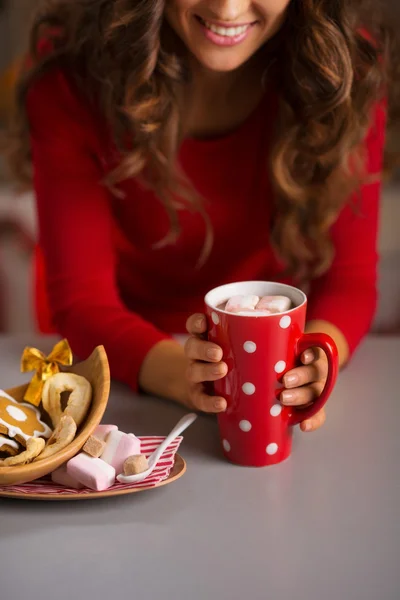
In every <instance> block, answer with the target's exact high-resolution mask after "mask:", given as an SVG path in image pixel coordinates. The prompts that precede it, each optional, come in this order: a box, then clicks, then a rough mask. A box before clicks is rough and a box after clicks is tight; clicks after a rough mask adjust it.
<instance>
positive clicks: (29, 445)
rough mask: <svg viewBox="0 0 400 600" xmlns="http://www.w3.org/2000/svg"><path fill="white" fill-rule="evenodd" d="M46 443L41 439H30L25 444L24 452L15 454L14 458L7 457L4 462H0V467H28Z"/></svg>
mask: <svg viewBox="0 0 400 600" xmlns="http://www.w3.org/2000/svg"><path fill="white" fill-rule="evenodd" d="M45 444H46V442H45V441H44V439H43V438H34V437H31V438H29V439H28V441H27V442H26V450H24V451H23V452H21V453H20V454H17V455H16V456H9V457H8V458H5V459H4V460H0V468H1V467H17V466H22V465H28V464H29V463H31V462H32V461H33V459H34V458H36V456H39V454H40V453H41V452H42V451H43V448H44V447H45Z"/></svg>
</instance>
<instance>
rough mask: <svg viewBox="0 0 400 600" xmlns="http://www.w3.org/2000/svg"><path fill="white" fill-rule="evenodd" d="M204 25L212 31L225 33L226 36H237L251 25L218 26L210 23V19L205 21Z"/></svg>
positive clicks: (219, 33) (220, 33)
mask: <svg viewBox="0 0 400 600" xmlns="http://www.w3.org/2000/svg"><path fill="white" fill-rule="evenodd" d="M203 23H204V25H205V26H206V27H207V29H209V30H210V31H212V32H213V33H217V34H218V35H223V36H225V37H235V36H237V35H242V33H244V32H245V31H247V29H248V28H249V27H250V25H241V26H240V27H218V26H217V25H214V24H213V23H209V22H208V21H203Z"/></svg>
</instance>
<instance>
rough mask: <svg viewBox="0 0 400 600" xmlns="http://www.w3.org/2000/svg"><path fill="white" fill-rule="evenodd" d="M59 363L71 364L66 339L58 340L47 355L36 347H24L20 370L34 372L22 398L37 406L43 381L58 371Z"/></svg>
mask: <svg viewBox="0 0 400 600" xmlns="http://www.w3.org/2000/svg"><path fill="white" fill-rule="evenodd" d="M59 365H64V366H70V365H72V351H71V348H70V345H69V343H68V341H67V340H61V342H58V344H56V345H55V346H54V348H53V350H52V351H51V352H50V354H49V355H48V356H45V355H44V354H43V352H41V351H40V350H37V349H36V348H29V347H27V348H25V350H24V352H23V354H22V359H21V371H22V373H27V372H28V371H36V374H35V375H34V376H33V378H32V380H31V382H30V384H29V386H28V389H27V390H26V393H25V396H24V400H26V401H27V402H29V403H30V404H33V405H34V406H39V404H40V401H41V399H42V391H43V386H44V382H45V381H46V379H49V377H51V376H52V375H55V374H56V373H59V372H60V367H59Z"/></svg>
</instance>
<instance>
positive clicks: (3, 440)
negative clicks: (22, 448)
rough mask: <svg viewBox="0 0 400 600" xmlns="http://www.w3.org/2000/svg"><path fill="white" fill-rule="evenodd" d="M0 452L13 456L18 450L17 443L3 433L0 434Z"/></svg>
mask: <svg viewBox="0 0 400 600" xmlns="http://www.w3.org/2000/svg"><path fill="white" fill-rule="evenodd" d="M0 452H5V453H6V454H9V455H10V456H15V455H16V454H18V452H19V444H17V442H16V441H15V440H11V439H10V438H8V437H5V436H4V435H0Z"/></svg>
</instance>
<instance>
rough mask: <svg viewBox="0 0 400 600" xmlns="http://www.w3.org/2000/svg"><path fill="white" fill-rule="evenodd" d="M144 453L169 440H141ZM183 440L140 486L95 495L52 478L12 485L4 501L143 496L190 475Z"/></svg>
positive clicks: (0, 490)
mask: <svg viewBox="0 0 400 600" xmlns="http://www.w3.org/2000/svg"><path fill="white" fill-rule="evenodd" d="M139 439H140V441H141V449H142V453H143V454H145V455H146V456H147V457H149V456H150V454H151V453H152V452H154V450H155V449H156V448H157V447H158V446H159V445H160V444H161V442H163V441H164V440H165V437H162V436H153V437H149V436H142V437H140V436H139ZM182 440H183V437H178V438H176V440H175V441H174V442H172V444H170V445H169V446H168V448H167V449H166V450H165V452H164V453H163V455H162V456H161V458H160V460H159V461H158V463H157V466H156V468H155V469H154V471H153V472H152V474H151V475H149V477H147V478H146V479H144V480H143V481H141V482H140V483H131V484H129V483H119V482H116V483H115V484H114V485H113V486H112V487H111V488H109V489H108V490H104V491H103V492H95V491H93V490H90V489H88V488H83V489H81V490H74V489H71V488H66V487H64V486H61V485H56V484H54V483H53V482H52V481H51V479H50V476H48V477H46V478H43V479H37V480H36V481H32V482H30V483H24V484H21V485H9V486H3V487H0V497H5V498H22V499H26V500H89V499H91V498H105V497H107V496H122V495H124V494H132V493H135V492H143V491H144V490H150V489H153V488H156V487H160V486H162V485H167V484H168V483H172V482H173V481H176V480H177V479H179V477H182V475H183V474H184V473H185V471H186V463H185V461H184V460H183V458H182V457H181V456H180V455H179V454H178V453H177V451H178V448H179V446H180V445H181V442H182Z"/></svg>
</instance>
